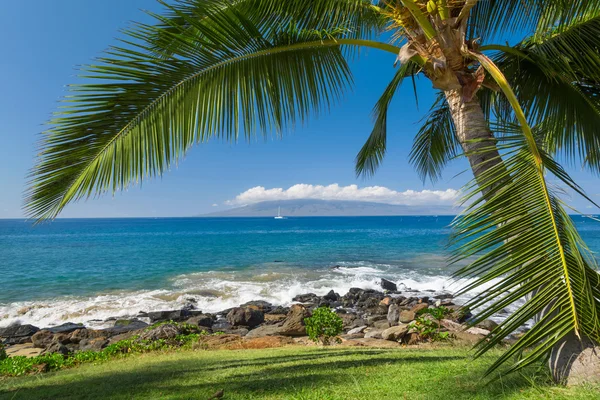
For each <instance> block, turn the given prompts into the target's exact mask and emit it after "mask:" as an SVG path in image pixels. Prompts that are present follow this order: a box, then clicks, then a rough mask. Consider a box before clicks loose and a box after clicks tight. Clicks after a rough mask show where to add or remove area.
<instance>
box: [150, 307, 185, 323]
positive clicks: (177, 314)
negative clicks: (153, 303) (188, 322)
mask: <svg viewBox="0 0 600 400" xmlns="http://www.w3.org/2000/svg"><path fill="white" fill-rule="evenodd" d="M192 316H193V313H192V312H191V311H190V310H170V311H153V312H149V313H148V318H150V321H152V322H159V321H175V322H181V321H183V320H185V319H188V318H190V317H192Z"/></svg>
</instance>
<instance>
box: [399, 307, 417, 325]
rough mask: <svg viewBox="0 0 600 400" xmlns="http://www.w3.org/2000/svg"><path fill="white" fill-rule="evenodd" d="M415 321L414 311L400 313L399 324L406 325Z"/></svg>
mask: <svg viewBox="0 0 600 400" xmlns="http://www.w3.org/2000/svg"><path fill="white" fill-rule="evenodd" d="M414 320H415V313H414V312H413V311H407V310H404V311H402V312H400V317H399V318H398V321H399V322H401V323H403V324H406V323H408V322H411V321H414Z"/></svg>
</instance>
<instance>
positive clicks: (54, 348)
mask: <svg viewBox="0 0 600 400" xmlns="http://www.w3.org/2000/svg"><path fill="white" fill-rule="evenodd" d="M56 353H59V354H62V355H64V356H66V355H68V354H69V353H70V351H69V348H68V347H67V346H65V345H64V344H61V343H52V344H50V345H49V346H48V347H47V348H46V350H44V351H43V352H42V354H56Z"/></svg>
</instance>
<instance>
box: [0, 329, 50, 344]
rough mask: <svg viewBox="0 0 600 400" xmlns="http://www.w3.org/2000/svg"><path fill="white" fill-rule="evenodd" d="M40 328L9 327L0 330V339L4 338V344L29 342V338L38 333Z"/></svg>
mask: <svg viewBox="0 0 600 400" xmlns="http://www.w3.org/2000/svg"><path fill="white" fill-rule="evenodd" d="M39 330H40V328H38V327H37V326H33V325H29V324H27V325H17V324H15V325H11V326H8V327H6V328H2V329H0V337H1V338H4V344H20V343H26V342H29V341H30V337H31V336H33V335H34V334H35V333H36V332H38V331H39Z"/></svg>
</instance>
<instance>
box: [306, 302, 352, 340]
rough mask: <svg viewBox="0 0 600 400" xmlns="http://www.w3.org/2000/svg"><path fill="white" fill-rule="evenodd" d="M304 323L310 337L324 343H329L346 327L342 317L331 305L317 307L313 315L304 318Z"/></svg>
mask: <svg viewBox="0 0 600 400" xmlns="http://www.w3.org/2000/svg"><path fill="white" fill-rule="evenodd" d="M304 323H305V324H306V333H307V334H308V337H309V338H310V339H311V340H312V341H313V342H315V343H318V342H321V343H323V344H324V345H329V344H330V343H331V340H332V339H333V338H335V337H336V336H337V335H339V334H340V333H342V329H343V327H344V323H343V321H342V319H341V318H340V317H339V316H338V315H337V314H336V313H335V312H333V311H332V310H331V309H330V308H329V307H319V308H317V309H315V310H314V311H313V314H312V316H311V317H309V318H305V319H304Z"/></svg>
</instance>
